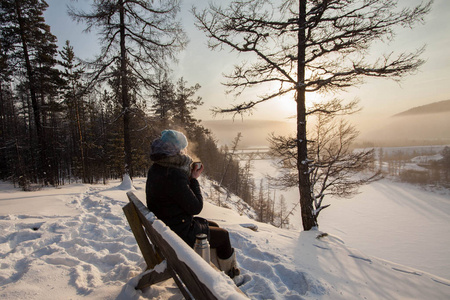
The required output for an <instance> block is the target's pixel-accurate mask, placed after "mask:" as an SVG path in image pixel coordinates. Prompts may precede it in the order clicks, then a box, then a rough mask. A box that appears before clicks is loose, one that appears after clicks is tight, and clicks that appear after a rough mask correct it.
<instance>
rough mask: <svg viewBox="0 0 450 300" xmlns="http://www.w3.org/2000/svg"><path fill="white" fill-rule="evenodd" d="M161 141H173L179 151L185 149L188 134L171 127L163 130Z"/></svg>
mask: <svg viewBox="0 0 450 300" xmlns="http://www.w3.org/2000/svg"><path fill="white" fill-rule="evenodd" d="M161 141H163V142H165V143H172V144H173V145H174V146H175V147H176V148H177V149H178V151H181V150H183V149H184V148H186V147H187V145H188V141H187V139H186V136H185V135H184V134H183V133H181V132H179V131H176V130H171V129H168V130H164V131H163V132H161Z"/></svg>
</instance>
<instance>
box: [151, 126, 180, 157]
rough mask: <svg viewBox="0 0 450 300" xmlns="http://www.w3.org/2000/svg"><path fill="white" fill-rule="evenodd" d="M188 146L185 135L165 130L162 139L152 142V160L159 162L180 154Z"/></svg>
mask: <svg viewBox="0 0 450 300" xmlns="http://www.w3.org/2000/svg"><path fill="white" fill-rule="evenodd" d="M187 145H188V141H187V139H186V136H185V135H184V134H183V133H181V132H179V131H176V130H170V129H169V130H164V131H163V132H161V137H160V138H158V139H155V140H154V141H153V142H152V145H151V150H152V155H151V156H150V158H151V159H152V160H157V159H160V158H161V157H163V156H173V155H176V154H179V153H180V151H181V150H183V149H184V148H186V147H187Z"/></svg>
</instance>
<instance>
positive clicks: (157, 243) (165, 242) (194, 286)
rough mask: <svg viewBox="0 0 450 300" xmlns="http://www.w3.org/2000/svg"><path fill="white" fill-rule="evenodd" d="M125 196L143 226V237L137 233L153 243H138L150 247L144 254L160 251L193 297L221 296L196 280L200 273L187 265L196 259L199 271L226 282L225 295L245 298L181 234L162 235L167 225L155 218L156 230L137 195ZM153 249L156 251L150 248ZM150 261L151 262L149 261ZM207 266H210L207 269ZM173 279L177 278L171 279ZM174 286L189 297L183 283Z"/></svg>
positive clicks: (223, 282) (150, 213)
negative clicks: (182, 256)
mask: <svg viewBox="0 0 450 300" xmlns="http://www.w3.org/2000/svg"><path fill="white" fill-rule="evenodd" d="M127 196H128V198H129V200H130V203H129V204H132V205H133V209H134V210H135V213H136V214H137V217H138V218H139V221H140V224H139V225H138V227H140V229H141V230H142V226H143V227H144V228H145V231H144V230H142V233H143V234H144V235H145V237H142V236H141V234H142V233H141V234H138V235H139V239H145V240H147V243H148V238H149V239H150V241H151V243H152V244H153V246H154V248H153V247H152V245H150V246H149V245H145V244H146V243H145V242H142V243H141V244H142V245H143V247H146V248H148V247H150V248H151V249H152V251H149V252H147V251H146V250H144V251H145V252H146V254H145V255H149V256H151V255H153V256H155V255H156V254H157V253H160V254H161V256H163V257H164V258H165V259H166V261H167V266H168V269H169V270H170V271H172V270H173V272H175V273H176V274H173V275H175V276H178V277H179V279H181V281H182V283H183V284H184V285H185V286H186V288H187V290H188V291H189V293H190V294H192V296H193V297H194V298H196V299H218V298H221V296H220V295H219V296H218V295H217V294H218V292H217V291H214V288H213V287H209V286H207V285H206V284H205V283H204V282H203V281H201V280H200V279H199V276H198V275H197V274H196V273H195V272H194V271H193V268H192V266H189V264H192V261H195V260H196V259H197V262H196V263H198V262H200V265H202V268H203V269H202V270H203V271H204V272H206V273H208V272H212V273H210V274H214V275H216V276H215V277H216V278H218V280H219V281H222V282H221V283H220V284H219V285H221V286H222V287H221V288H223V286H224V285H225V286H227V284H229V286H230V288H229V289H228V288H226V292H227V293H226V294H228V295H227V296H228V297H227V298H229V299H248V298H246V296H245V295H244V294H243V293H242V291H241V290H239V289H238V288H237V287H236V286H235V285H234V284H232V283H229V280H226V279H225V278H221V276H223V275H222V274H219V273H217V271H216V270H214V269H213V268H212V267H211V266H210V265H208V264H207V263H206V262H204V261H202V260H200V261H198V254H197V253H195V252H194V250H193V249H191V248H190V247H189V246H187V244H186V243H185V242H184V241H183V240H182V239H181V238H180V237H178V236H177V235H175V234H174V233H173V232H172V231H170V233H172V234H171V235H169V236H164V235H167V232H169V231H165V230H166V229H168V227H166V226H165V225H164V223H162V222H161V221H157V222H156V223H158V228H159V229H158V230H156V229H155V227H154V226H153V225H154V222H155V221H156V220H157V218H156V217H155V216H154V215H153V213H152V212H150V210H149V209H148V208H147V207H146V206H144V204H143V203H142V202H141V201H140V200H139V199H138V197H136V195H135V194H134V193H133V192H128V193H127ZM156 223H155V224H156ZM130 226H132V225H131V223H130ZM133 227H135V225H133ZM160 227H164V228H165V229H164V230H161V228H160ZM133 231H134V230H133ZM135 236H136V234H135ZM147 237H148V238H147ZM137 239H138V237H136V240H137ZM138 244H139V242H138ZM139 247H141V245H139ZM153 249H154V250H155V251H153ZM176 249H182V251H183V253H181V255H188V257H187V258H185V260H186V261H188V262H189V263H187V262H184V261H181V260H180V259H179V254H180V253H178V254H177V250H176ZM141 250H142V249H141ZM144 251H142V252H143V255H144ZM178 251H180V250H178ZM155 252H156V253H155ZM152 253H153V254H152ZM144 257H145V256H144ZM146 261H147V259H146ZM151 263H154V261H152V262H151ZM208 268H210V270H209V269H208ZM197 270H198V267H197ZM203 271H202V272H203ZM217 275H220V276H218V277H217ZM173 277H174V276H173ZM174 279H176V278H174ZM176 282H177V281H176ZM177 285H178V286H179V287H180V290H181V291H182V292H183V295H184V296H185V297H186V298H189V295H186V294H185V292H186V291H184V288H183V287H182V286H180V284H179V283H178V282H177ZM233 291H234V292H235V293H234V292H233Z"/></svg>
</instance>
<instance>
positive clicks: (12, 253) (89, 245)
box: [0, 179, 450, 299]
mask: <svg viewBox="0 0 450 300" xmlns="http://www.w3.org/2000/svg"><path fill="white" fill-rule="evenodd" d="M203 183H204V186H205V188H204V192H205V194H208V195H209V194H211V193H209V192H208V191H209V189H210V187H208V183H207V182H205V181H204V182H203ZM133 185H134V187H133V188H134V189H136V193H137V194H138V195H139V196H140V197H142V198H143V196H144V186H145V179H135V180H134V183H133ZM128 188H131V186H130V185H127V184H125V185H120V182H111V183H110V184H109V185H106V186H104V185H94V186H91V185H80V184H78V185H67V186H63V187H61V188H58V189H54V188H45V189H42V190H40V191H36V192H22V191H20V190H18V189H14V188H13V187H12V186H11V185H10V184H7V183H1V184H0V230H1V231H0V267H1V269H0V298H2V299H169V298H170V299H181V298H182V296H181V294H180V293H179V291H178V290H177V288H176V285H175V284H174V282H173V281H172V280H168V281H166V282H163V283H161V284H158V285H154V286H152V287H151V288H149V289H147V290H145V291H144V292H139V291H136V290H135V289H134V288H133V286H134V285H135V284H136V282H137V280H138V276H139V274H140V273H141V272H142V270H143V269H144V268H145V262H144V260H143V259H142V257H141V254H140V252H139V250H138V248H137V246H136V243H135V240H134V237H133V236H132V234H131V232H130V230H129V227H128V225H127V222H126V220H125V217H124V215H123V213H122V206H123V205H125V204H126V203H127V198H126V195H125V191H126V189H128ZM211 196H212V195H211ZM223 198H224V199H225V196H224V195H223ZM233 201H234V202H233V203H235V202H236V201H235V200H233ZM227 206H230V207H231V206H233V207H235V206H236V205H235V204H228V205H227ZM238 206H239V205H238ZM248 213H249V214H251V212H248ZM201 215H202V216H203V217H206V218H209V219H212V220H214V221H216V222H218V223H219V224H220V225H221V226H223V227H225V228H227V229H228V230H229V231H230V235H231V239H232V244H233V246H234V247H235V248H236V252H237V257H238V262H239V264H240V266H241V270H242V273H243V274H246V275H248V276H249V277H250V278H251V280H250V281H248V282H246V283H245V284H244V285H243V286H242V287H241V289H242V290H243V291H244V292H245V293H246V294H247V295H248V296H249V297H250V298H251V299H448V298H450V281H449V280H446V279H444V278H440V277H438V276H434V275H432V274H429V273H425V272H422V271H420V270H416V269H412V268H409V267H406V266H401V265H397V264H394V263H391V262H388V261H384V260H381V259H377V258H375V257H371V256H370V255H369V254H368V253H362V252H361V251H358V250H356V249H352V248H349V247H347V246H346V244H345V243H344V241H342V240H341V239H340V238H339V237H337V236H333V235H324V236H322V237H321V238H319V239H318V238H317V236H318V235H320V234H321V232H319V231H310V232H299V231H292V230H284V229H278V228H275V227H273V226H270V225H268V224H261V223H257V222H255V221H254V220H252V219H250V218H248V217H247V216H246V213H243V212H242V210H241V213H237V212H236V211H234V210H231V209H227V208H223V207H218V206H215V205H213V204H211V203H205V207H204V210H203V212H202V214H201ZM248 224H255V225H257V226H258V230H257V231H253V230H250V229H249V228H247V225H248ZM359 226H364V224H360V225H359ZM437 230H438V229H437ZM367 234H371V232H367ZM443 238H446V239H448V237H443Z"/></svg>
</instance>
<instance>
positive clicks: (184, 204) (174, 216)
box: [146, 163, 209, 247]
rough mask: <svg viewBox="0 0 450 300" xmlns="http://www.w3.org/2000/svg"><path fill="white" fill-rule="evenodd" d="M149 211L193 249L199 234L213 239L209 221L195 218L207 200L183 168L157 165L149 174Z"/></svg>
mask: <svg viewBox="0 0 450 300" xmlns="http://www.w3.org/2000/svg"><path fill="white" fill-rule="evenodd" d="M146 194H147V207H148V208H149V209H150V211H152V212H153V213H154V214H155V216H156V217H157V218H158V219H160V220H162V221H163V222H164V223H165V224H166V225H167V226H169V227H170V228H171V229H172V230H173V231H174V232H175V233H176V234H178V235H179V236H180V237H181V238H182V239H183V240H184V241H185V242H186V243H187V244H188V245H189V246H191V247H193V246H194V243H195V237H196V235H197V234H198V233H206V234H207V235H208V237H209V227H208V225H207V221H206V220H204V219H201V218H194V215H196V214H199V213H200V212H201V210H202V208H203V197H202V194H201V190H200V185H199V183H198V181H197V179H193V178H191V179H189V175H188V174H187V173H186V172H185V171H184V170H181V169H179V168H175V167H167V166H162V165H159V164H157V163H154V164H153V165H152V166H151V167H150V170H149V171H148V176H147V183H146Z"/></svg>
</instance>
